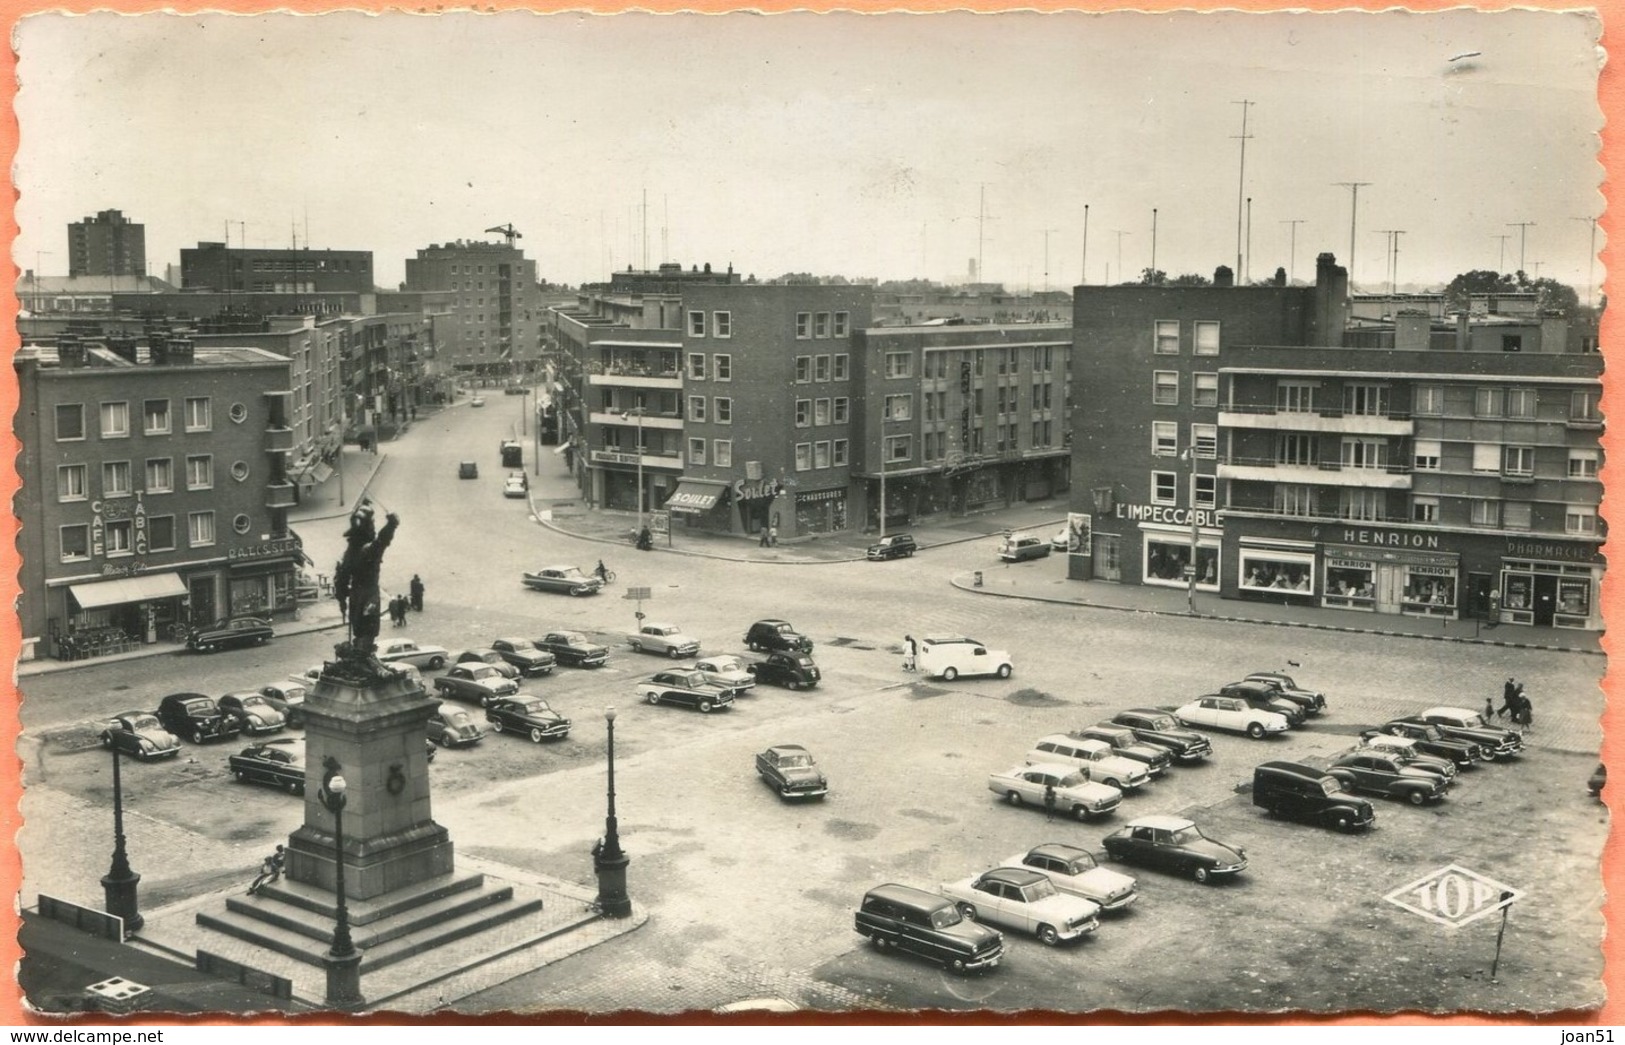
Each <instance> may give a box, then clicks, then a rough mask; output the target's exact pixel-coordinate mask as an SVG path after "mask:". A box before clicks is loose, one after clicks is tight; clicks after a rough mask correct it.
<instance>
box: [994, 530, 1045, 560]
mask: <svg viewBox="0 0 1625 1045" xmlns="http://www.w3.org/2000/svg"><path fill="white" fill-rule="evenodd" d="M1049 553H1050V542H1049V541H1047V540H1045V539H1044V538H1042V537H1039V536H1038V535H1036V534H1031V533H1015V534H1011V535H1010V536H1009V537H1006V538H1005V539H1004V543H1003V544H1002V545H1000V546H999V558H1001V559H1003V560H1004V561H1005V562H1026V561H1027V560H1028V559H1042V558H1044V557H1046V556H1047V555H1049Z"/></svg>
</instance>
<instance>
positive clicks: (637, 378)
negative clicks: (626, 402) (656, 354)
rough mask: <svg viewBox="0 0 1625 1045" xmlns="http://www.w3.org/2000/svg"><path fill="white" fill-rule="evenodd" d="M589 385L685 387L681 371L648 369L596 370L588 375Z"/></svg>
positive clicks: (610, 386) (611, 386)
mask: <svg viewBox="0 0 1625 1045" xmlns="http://www.w3.org/2000/svg"><path fill="white" fill-rule="evenodd" d="M587 384H589V385H603V386H606V387H609V388H670V389H680V388H682V387H683V373H682V371H680V370H656V369H652V368H647V367H635V368H622V369H615V368H610V369H606V370H601V371H599V370H595V371H593V372H592V373H590V374H588V375H587Z"/></svg>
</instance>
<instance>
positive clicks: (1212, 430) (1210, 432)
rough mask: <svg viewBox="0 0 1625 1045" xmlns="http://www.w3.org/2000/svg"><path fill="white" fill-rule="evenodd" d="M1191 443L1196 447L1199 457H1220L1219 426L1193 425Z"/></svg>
mask: <svg viewBox="0 0 1625 1045" xmlns="http://www.w3.org/2000/svg"><path fill="white" fill-rule="evenodd" d="M1191 445H1192V446H1194V447H1196V456H1197V457H1208V458H1213V457H1218V456H1219V426H1218V425H1191Z"/></svg>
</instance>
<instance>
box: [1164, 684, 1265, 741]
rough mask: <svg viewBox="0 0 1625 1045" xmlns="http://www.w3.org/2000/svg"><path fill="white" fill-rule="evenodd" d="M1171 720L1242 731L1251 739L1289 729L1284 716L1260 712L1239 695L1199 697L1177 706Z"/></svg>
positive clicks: (1237, 731)
mask: <svg viewBox="0 0 1625 1045" xmlns="http://www.w3.org/2000/svg"><path fill="white" fill-rule="evenodd" d="M1174 720H1175V721H1177V722H1178V723H1179V724H1180V725H1182V726H1202V727H1204V728H1206V729H1222V730H1226V731H1228V732H1231V733H1245V734H1247V735H1248V736H1250V737H1252V738H1253V739H1254V740H1262V739H1263V738H1264V737H1266V736H1268V735H1269V734H1271V733H1285V732H1286V731H1287V730H1288V729H1291V728H1292V727H1291V726H1289V725H1288V724H1287V720H1286V716H1285V715H1278V714H1276V713H1275V712H1273V711H1260V710H1258V709H1257V708H1255V707H1253V706H1252V705H1250V704H1248V703H1247V702H1246V701H1245V700H1242V699H1241V698H1240V697H1221V696H1217V695H1210V696H1206V697H1198V698H1197V699H1195V700H1193V701H1191V702H1190V703H1189V704H1186V705H1185V706H1184V707H1182V708H1179V709H1177V710H1176V711H1175V712H1174Z"/></svg>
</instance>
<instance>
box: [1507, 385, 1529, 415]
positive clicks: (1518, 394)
mask: <svg viewBox="0 0 1625 1045" xmlns="http://www.w3.org/2000/svg"><path fill="white" fill-rule="evenodd" d="M1507 416H1508V417H1518V418H1524V419H1528V418H1532V417H1534V416H1535V390H1534V389H1533V388H1509V389H1507Z"/></svg>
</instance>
